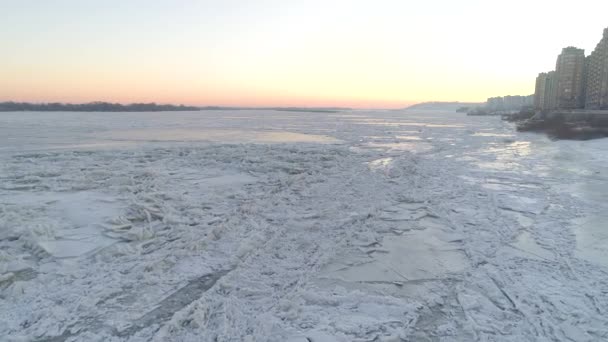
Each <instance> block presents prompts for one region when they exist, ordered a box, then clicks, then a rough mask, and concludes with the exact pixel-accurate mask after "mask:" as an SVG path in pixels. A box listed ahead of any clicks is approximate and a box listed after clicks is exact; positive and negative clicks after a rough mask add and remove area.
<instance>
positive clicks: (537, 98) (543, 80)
mask: <svg viewBox="0 0 608 342" xmlns="http://www.w3.org/2000/svg"><path fill="white" fill-rule="evenodd" d="M547 79H548V74H547V73H546V72H541V73H540V74H538V76H537V77H536V86H535V87H534V109H535V110H543V109H544V107H545V101H546V99H547V98H546V96H545V93H546V91H547Z"/></svg>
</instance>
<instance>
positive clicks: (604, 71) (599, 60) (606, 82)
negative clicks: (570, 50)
mask: <svg viewBox="0 0 608 342" xmlns="http://www.w3.org/2000/svg"><path fill="white" fill-rule="evenodd" d="M586 79H587V80H586V81H587V89H586V97H585V108H586V109H608V28H606V29H604V36H603V38H602V40H601V41H600V42H599V43H598V44H597V46H596V48H595V50H593V52H592V53H591V55H589V57H587V72H586Z"/></svg>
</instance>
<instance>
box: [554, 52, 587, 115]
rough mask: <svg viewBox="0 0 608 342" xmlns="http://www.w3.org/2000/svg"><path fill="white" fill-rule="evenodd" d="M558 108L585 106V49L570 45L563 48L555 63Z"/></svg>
mask: <svg viewBox="0 0 608 342" xmlns="http://www.w3.org/2000/svg"><path fill="white" fill-rule="evenodd" d="M555 76H556V82H557V86H556V90H557V108H559V109H576V108H583V107H584V106H585V83H584V80H585V50H583V49H579V48H575V47H573V46H569V47H567V48H564V49H562V53H561V54H560V55H559V56H558V57H557V63H556V64H555Z"/></svg>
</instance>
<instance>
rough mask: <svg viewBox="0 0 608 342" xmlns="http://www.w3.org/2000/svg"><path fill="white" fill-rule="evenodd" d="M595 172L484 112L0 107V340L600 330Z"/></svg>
mask: <svg viewBox="0 0 608 342" xmlns="http://www.w3.org/2000/svg"><path fill="white" fill-rule="evenodd" d="M607 190H608V139H602V140H595V141H585V142H572V141H550V140H548V139H547V138H546V137H544V136H541V135H533V134H527V133H526V134H521V133H517V132H515V131H514V129H513V127H512V125H511V124H508V123H505V122H501V121H500V120H499V119H498V118H495V117H467V116H464V115H461V114H457V113H446V112H434V111H426V112H425V111H418V112H410V111H349V112H341V113H304V112H298V113H290V112H279V111H255V110H241V111H203V112H177V113H2V114H1V115H0V336H3V338H2V340H7V341H167V340H172V341H292V342H296V341H315V342H320V341H323V342H325V341H472V340H479V341H568V340H571V341H601V340H608V292H607V289H608V230H607V229H606V225H605V224H604V222H606V219H608V215H607V214H606V213H608V211H607V209H608V202H607V201H606V195H605V194H606V191H607Z"/></svg>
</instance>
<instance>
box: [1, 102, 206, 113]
mask: <svg viewBox="0 0 608 342" xmlns="http://www.w3.org/2000/svg"><path fill="white" fill-rule="evenodd" d="M188 110H190V111H192V110H200V108H199V107H193V106H184V105H177V106H176V105H170V104H156V103H131V104H126V105H123V104H120V103H109V102H90V103H81V104H72V103H29V102H0V112H23V111H36V112H162V111H188Z"/></svg>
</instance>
